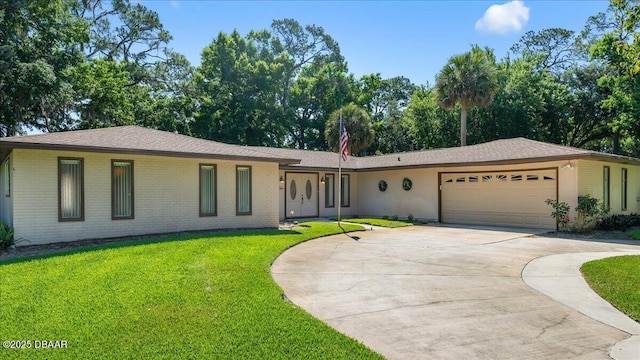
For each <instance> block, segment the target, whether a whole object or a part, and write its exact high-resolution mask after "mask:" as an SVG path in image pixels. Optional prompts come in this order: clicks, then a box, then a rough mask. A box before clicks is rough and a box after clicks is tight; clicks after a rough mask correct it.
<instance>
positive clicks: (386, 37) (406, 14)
mask: <svg viewBox="0 0 640 360" xmlns="http://www.w3.org/2000/svg"><path fill="white" fill-rule="evenodd" d="M140 2H141V3H142V4H144V5H145V6H146V7H148V8H149V9H152V10H154V11H156V12H157V13H158V14H159V16H160V20H161V21H162V23H163V25H164V26H165V28H166V29H167V30H168V31H169V32H170V33H171V35H172V36H173V41H172V42H171V43H170V47H171V48H173V49H174V50H175V51H177V52H180V53H182V54H184V55H185V56H186V57H187V58H188V59H189V60H190V61H191V63H192V64H193V65H198V64H199V63H200V53H201V51H202V49H203V48H204V47H205V46H207V45H208V44H210V43H211V41H212V40H213V38H215V37H216V36H217V34H218V33H219V32H225V33H230V32H232V31H233V30H234V29H236V30H238V32H240V33H241V34H242V35H246V34H247V33H248V32H249V31H250V30H260V29H269V27H270V25H271V22H272V21H273V20H274V19H284V18H293V19H295V20H297V21H298V22H299V23H300V24H301V25H308V24H315V25H317V26H322V27H323V28H324V29H325V32H326V33H327V34H329V35H331V37H333V38H334V39H335V40H336V41H337V42H338V44H339V45H340V50H341V52H342V55H343V56H344V57H345V59H346V60H347V62H348V65H349V70H350V71H351V72H352V73H354V74H355V75H356V76H357V77H360V76H362V75H365V74H370V73H377V72H379V73H381V74H382V76H383V77H384V78H390V77H393V76H405V77H408V78H409V79H410V80H411V81H412V82H413V83H415V84H426V83H427V82H429V83H430V84H433V83H434V82H435V76H436V74H437V73H438V71H439V70H440V69H441V68H442V67H443V66H444V65H445V64H446V62H447V60H448V59H449V57H450V56H452V55H454V54H459V53H463V52H465V51H468V50H469V49H470V45H471V44H478V45H480V46H489V47H491V48H493V49H494V50H495V54H496V56H497V57H498V58H502V57H504V56H505V55H506V54H507V52H508V50H509V48H510V47H511V46H512V45H513V44H514V43H516V42H517V41H518V40H519V39H520V37H521V36H522V35H523V34H524V33H526V32H527V31H529V30H533V31H538V30H542V29H546V28H551V27H562V28H566V29H570V30H575V31H581V30H582V29H583V28H584V25H585V23H586V21H587V18H588V17H589V16H591V15H595V14H596V13H598V12H601V11H605V10H606V8H607V6H608V1H552V0H550V1H518V0H515V1H444V0H440V1H435V0H433V1H426V0H424V1H210V0H190V1H185V0H174V1H168V0H164V1H161V0H155V1H154V0H143V1H140Z"/></svg>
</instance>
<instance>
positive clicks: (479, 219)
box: [441, 169, 558, 230]
mask: <svg viewBox="0 0 640 360" xmlns="http://www.w3.org/2000/svg"><path fill="white" fill-rule="evenodd" d="M556 174H557V171H556V170H555V169H553V170H527V171H503V172H488V173H481V172H477V173H475V172H474V173H443V174H442V177H441V181H442V182H441V185H442V192H441V205H442V211H441V221H442V222H445V223H460V224H479V225H499V226H522V227H535V228H543V229H550V230H553V229H555V220H554V219H553V218H552V217H551V211H552V209H551V206H549V205H547V204H545V200H546V199H556V191H557V190H556V189H557V182H558V180H557V178H556V177H557V175H556Z"/></svg>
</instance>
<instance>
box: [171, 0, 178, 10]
mask: <svg viewBox="0 0 640 360" xmlns="http://www.w3.org/2000/svg"><path fill="white" fill-rule="evenodd" d="M171 7H172V8H174V9H179V8H180V2H179V1H177V0H171Z"/></svg>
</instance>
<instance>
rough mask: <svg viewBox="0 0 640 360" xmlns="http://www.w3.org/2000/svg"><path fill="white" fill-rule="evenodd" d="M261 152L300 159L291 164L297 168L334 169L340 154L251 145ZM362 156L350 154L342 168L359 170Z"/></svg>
mask: <svg viewBox="0 0 640 360" xmlns="http://www.w3.org/2000/svg"><path fill="white" fill-rule="evenodd" d="M251 148H252V149H256V150H257V151H260V152H266V153H269V154H273V155H277V156H288V157H292V158H295V159H300V163H299V164H295V165H291V167H292V168H295V169H300V170H302V169H313V170H318V169H326V170H333V169H337V168H338V157H339V156H340V155H339V154H338V153H336V152H328V151H315V150H298V149H281V148H271V147H251ZM360 159H362V158H358V157H355V156H349V157H348V158H347V161H343V162H342V169H344V170H347V171H349V170H351V171H353V170H357V169H358V164H359V161H360Z"/></svg>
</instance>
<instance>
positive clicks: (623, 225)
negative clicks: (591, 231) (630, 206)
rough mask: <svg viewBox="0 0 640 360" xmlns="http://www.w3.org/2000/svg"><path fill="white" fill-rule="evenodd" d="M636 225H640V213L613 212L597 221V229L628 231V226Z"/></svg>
mask: <svg viewBox="0 0 640 360" xmlns="http://www.w3.org/2000/svg"><path fill="white" fill-rule="evenodd" d="M634 226H640V215H638V214H629V215H620V214H613V215H610V216H606V217H601V218H599V219H598V221H597V222H596V229H598V230H622V231H626V230H627V229H628V228H631V227H634Z"/></svg>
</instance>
